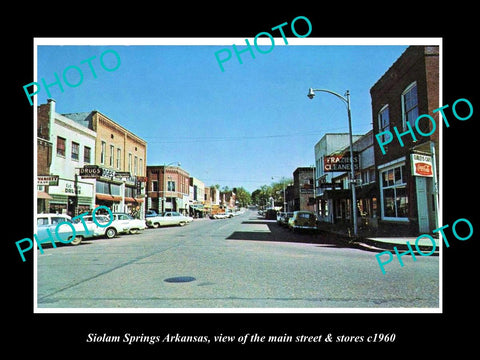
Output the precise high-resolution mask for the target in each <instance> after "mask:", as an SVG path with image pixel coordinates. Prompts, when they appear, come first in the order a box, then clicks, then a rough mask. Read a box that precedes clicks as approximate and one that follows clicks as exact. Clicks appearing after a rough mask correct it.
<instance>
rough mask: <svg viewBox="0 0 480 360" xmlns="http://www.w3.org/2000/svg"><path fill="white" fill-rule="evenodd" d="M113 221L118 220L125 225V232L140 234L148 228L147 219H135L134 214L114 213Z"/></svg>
mask: <svg viewBox="0 0 480 360" xmlns="http://www.w3.org/2000/svg"><path fill="white" fill-rule="evenodd" d="M112 215H113V221H118V222H120V223H122V224H126V226H124V232H126V233H128V234H138V233H139V232H140V231H141V230H144V229H146V228H147V224H146V222H145V220H140V219H135V218H134V217H133V216H131V215H129V214H125V213H112Z"/></svg>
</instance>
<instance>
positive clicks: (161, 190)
mask: <svg viewBox="0 0 480 360" xmlns="http://www.w3.org/2000/svg"><path fill="white" fill-rule="evenodd" d="M147 178H148V180H147V185H146V187H147V191H146V194H147V207H146V209H147V210H149V209H153V210H156V211H157V212H159V213H160V212H162V211H178V212H180V213H182V214H187V213H188V209H189V193H190V174H189V173H188V172H186V171H185V170H184V169H182V168H181V167H178V166H170V165H168V166H165V165H148V166H147ZM164 197H165V202H164V201H163V200H164Z"/></svg>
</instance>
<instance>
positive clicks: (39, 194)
mask: <svg viewBox="0 0 480 360" xmlns="http://www.w3.org/2000/svg"><path fill="white" fill-rule="evenodd" d="M37 199H47V200H51V199H53V197H51V196H50V195H48V194H47V193H46V192H45V191H37Z"/></svg>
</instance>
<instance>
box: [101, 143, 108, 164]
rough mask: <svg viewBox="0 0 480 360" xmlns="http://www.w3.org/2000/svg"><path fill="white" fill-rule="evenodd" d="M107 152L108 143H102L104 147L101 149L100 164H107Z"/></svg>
mask: <svg viewBox="0 0 480 360" xmlns="http://www.w3.org/2000/svg"><path fill="white" fill-rule="evenodd" d="M106 151H107V143H106V142H105V141H102V147H101V149H100V164H102V165H104V164H105V152H106Z"/></svg>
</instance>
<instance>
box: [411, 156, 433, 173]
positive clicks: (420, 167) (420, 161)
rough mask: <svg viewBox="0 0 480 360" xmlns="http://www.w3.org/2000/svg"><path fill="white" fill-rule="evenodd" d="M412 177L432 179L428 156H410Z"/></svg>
mask: <svg viewBox="0 0 480 360" xmlns="http://www.w3.org/2000/svg"><path fill="white" fill-rule="evenodd" d="M412 174H413V176H427V177H433V165H432V157H431V156H430V155H422V154H412Z"/></svg>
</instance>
